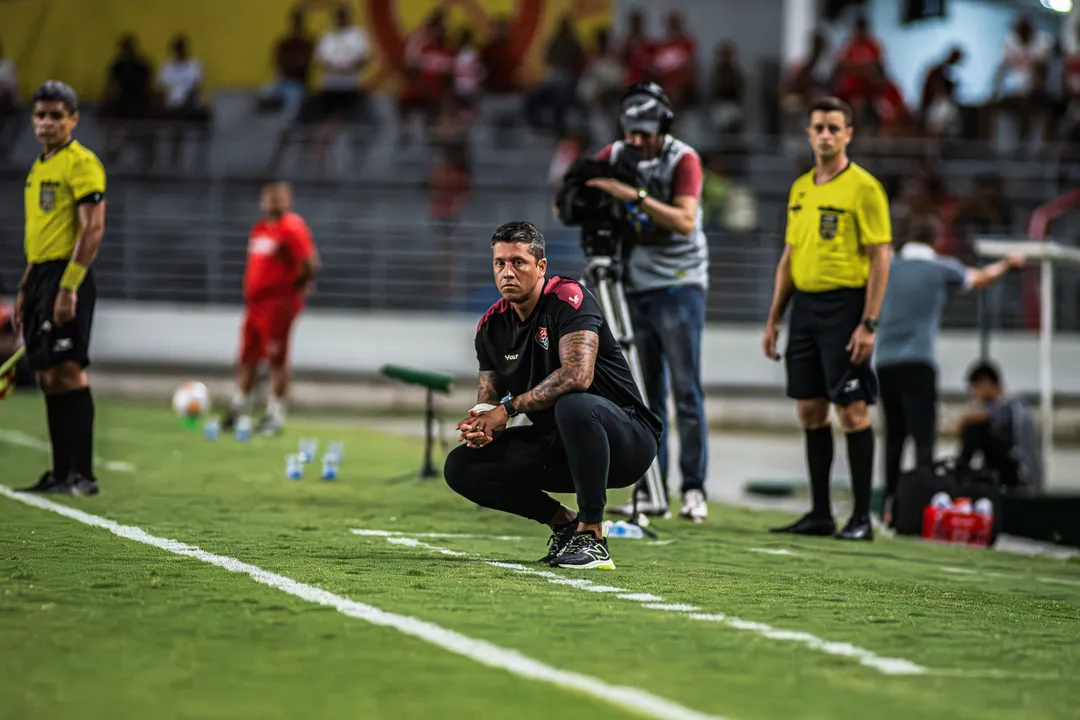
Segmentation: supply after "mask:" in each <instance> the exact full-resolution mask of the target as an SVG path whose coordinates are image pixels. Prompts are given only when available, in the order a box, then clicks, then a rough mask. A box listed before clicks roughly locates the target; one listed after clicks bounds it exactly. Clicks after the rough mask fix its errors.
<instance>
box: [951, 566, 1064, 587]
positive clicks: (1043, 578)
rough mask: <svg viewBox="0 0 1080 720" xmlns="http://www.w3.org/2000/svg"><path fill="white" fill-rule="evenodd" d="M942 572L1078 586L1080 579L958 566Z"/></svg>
mask: <svg viewBox="0 0 1080 720" xmlns="http://www.w3.org/2000/svg"><path fill="white" fill-rule="evenodd" d="M940 569H941V571H942V572H947V573H951V574H953V575H975V576H977V577H988V578H1007V579H1009V580H1038V581H1039V582H1043V583H1047V584H1050V585H1078V586H1080V580H1071V579H1069V578H1055V577H1047V576H1034V575H1031V576H1029V575H1020V574H1017V573H1003V572H997V571H996V570H972V569H971V568H958V567H943V568H940Z"/></svg>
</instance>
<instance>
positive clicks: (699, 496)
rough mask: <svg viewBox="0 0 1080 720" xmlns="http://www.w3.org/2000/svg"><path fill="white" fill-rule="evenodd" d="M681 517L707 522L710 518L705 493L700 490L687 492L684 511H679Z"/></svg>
mask: <svg viewBox="0 0 1080 720" xmlns="http://www.w3.org/2000/svg"><path fill="white" fill-rule="evenodd" d="M679 517H681V518H686V519H687V520H693V521H694V522H698V523H700V522H705V520H706V519H707V518H708V517H709V505H708V504H707V503H706V502H705V493H703V492H701V491H700V490H687V491H686V493H684V494H683V509H682V510H680V511H679Z"/></svg>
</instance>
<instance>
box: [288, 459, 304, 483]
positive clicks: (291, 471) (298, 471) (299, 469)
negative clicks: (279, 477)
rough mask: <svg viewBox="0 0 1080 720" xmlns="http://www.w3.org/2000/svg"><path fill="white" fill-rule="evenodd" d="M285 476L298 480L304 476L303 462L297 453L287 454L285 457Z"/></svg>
mask: <svg viewBox="0 0 1080 720" xmlns="http://www.w3.org/2000/svg"><path fill="white" fill-rule="evenodd" d="M285 477H287V478H289V479H290V480H299V479H301V478H302V477H304V463H302V462H301V461H300V456H299V455H287V456H286V457H285Z"/></svg>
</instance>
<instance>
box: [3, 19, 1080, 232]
mask: <svg viewBox="0 0 1080 720" xmlns="http://www.w3.org/2000/svg"><path fill="white" fill-rule="evenodd" d="M455 8H456V9H459V10H462V11H463V16H464V17H465V18H466V23H465V24H464V26H457V27H451V26H450V24H449V22H448V16H449V13H450V11H451V10H452V9H455ZM332 15H333V21H332V24H331V27H330V29H328V30H327V31H326V32H324V33H323V34H322V35H321V36H316V35H315V34H314V33H312V32H311V31H310V29H309V27H308V20H309V18H308V15H307V12H306V11H305V10H303V9H299V8H298V9H297V10H295V11H294V12H293V13H292V14H291V15H290V16H289V17H288V18H287V19H286V29H285V32H284V33H283V34H282V36H281V37H280V38H279V39H278V40H277V42H276V44H275V46H274V47H273V48H272V49H271V58H272V59H271V62H272V65H273V77H272V80H271V81H270V82H268V83H267V84H266V85H265V86H264V87H262V88H259V89H258V91H257V93H256V101H255V108H256V110H257V111H258V112H260V113H263V114H272V115H274V116H275V117H277V118H278V119H279V122H280V135H279V137H278V141H277V143H276V145H274V144H273V143H271V144H269V145H268V147H267V164H268V170H269V171H274V170H276V169H277V168H278V167H279V165H280V164H281V162H282V160H283V158H284V156H285V154H286V152H287V151H289V150H290V149H294V148H297V149H299V150H300V153H299V156H300V157H302V158H303V159H306V160H308V161H310V162H311V163H312V164H313V165H314V167H315V169H316V172H318V171H319V170H320V169H321V168H323V167H324V165H325V162H326V160H327V149H328V148H329V147H330V146H331V144H332V143H333V142H334V141H335V139H336V137H337V136H338V134H339V133H341V131H342V130H343V129H345V128H347V127H349V126H351V125H357V124H360V125H362V124H365V123H375V122H377V117H376V113H374V112H373V111H372V110H373V104H372V96H373V94H374V92H375V90H374V88H379V91H380V92H389V93H390V95H391V97H392V98H393V107H394V109H395V122H394V126H393V133H394V134H396V141H397V143H398V144H399V145H400V146H401V147H407V146H409V145H411V144H414V143H415V139H416V135H417V131H419V133H420V135H421V139H422V142H424V143H425V144H427V145H428V146H429V147H431V148H432V149H433V151H434V152H433V155H432V157H433V159H432V170H431V173H430V177H429V184H430V190H431V211H430V212H431V219H432V220H434V221H436V222H437V223H438V224H439V226H440V227H442V228H444V230H445V231H446V233H447V234H448V235H449V234H451V233H452V228H453V226H454V223H455V218H457V217H458V216H459V215H460V213H461V210H462V208H463V207H464V206H465V204H466V203H467V201H468V198H469V197H470V193H471V189H472V170H471V168H472V163H471V157H470V156H471V154H472V153H471V148H472V145H473V143H472V137H473V132H472V130H473V128H474V125H475V123H476V119H477V117H478V115H479V113H480V111H481V109H483V110H484V111H486V112H485V113H484V114H485V116H486V118H487V119H488V121H489V122H494V124H495V126H496V127H497V128H499V129H500V132H498V133H497V134H496V138H497V142H500V143H505V144H510V143H513V142H516V141H519V140H520V138H521V137H522V135H523V133H525V132H526V131H528V132H529V133H531V134H533V135H541V136H550V137H553V138H554V139H555V152H554V155H553V158H552V161H551V164H550V167H549V179H550V181H551V182H552V183H555V182H558V180H559V179H560V178H561V177H562V174H563V172H564V171H565V169H566V168H567V167H569V165H570V164H571V163H572V162H573V161H574V160H575V159H576V158H577V157H579V156H580V155H581V154H583V153H585V152H588V151H589V149H590V148H593V147H596V145H597V143H599V142H601V141H606V140H607V139H608V138H610V137H613V136H615V135H617V134H618V125H617V100H618V96H619V94H620V93H621V91H622V90H623V88H625V87H626V86H627V85H628V84H630V83H634V82H641V81H655V82H657V83H659V84H660V85H662V86H663V87H664V89H665V91H666V92H667V93H668V95H669V97H670V98H671V100H672V102H673V104H674V105H675V110H676V113H677V118H678V120H677V121H676V126H675V132H676V133H678V132H680V130H681V129H683V127H685V126H681V123H684V122H686V121H687V119H691V118H692V119H694V120H695V121H696V122H695V123H694V125H695V128H696V129H697V130H698V131H701V130H702V129H704V132H705V134H706V138H705V139H704V140H703V139H702V138H700V137H698V138H695V144H696V145H697V146H698V147H699V148H700V149H701V150H702V155H703V165H704V168H705V186H706V188H705V196H704V198H703V207H704V209H705V213H706V215H707V220H708V223H709V225H710V226H711V227H720V226H727V227H733V226H734V227H740V226H743V227H745V226H748V225H752V224H753V218H752V215H753V212H752V209H751V210H747V207H750V206H749V205H748V204H747V203H745V202H743V203H741V204H740V202H739V201H740V197H739V195H738V191H739V187H738V185H734V184H732V183H731V182H729V177H728V175H729V174H730V167H729V166H728V165H727V162H726V160H725V156H724V151H726V150H730V149H731V148H732V147H738V146H739V140H738V137H739V135H740V134H741V133H744V132H751V131H752V130H753V129H752V128H748V127H747V122H746V118H747V109H746V105H747V75H746V73H745V72H744V70H743V68H742V67H741V66H740V61H739V52H738V46H737V44H736V43H735V42H734V41H723V42H720V43H718V44H717V46H716V47H713V48H709V49H700V48H699V47H698V44H697V41H696V40H695V38H694V34H693V33H692V32H691V30H690V28H688V27H687V26H686V22H685V20H684V18H683V17H682V15H680V13H679V12H677V11H657V10H655V9H654V8H650V9H649V11H648V12H647V11H646V10H644V9H636V10H631V11H630V12H629V14H628V17H627V20H628V22H627V25H626V31H625V33H624V34H623V35H621V36H615V35H613V34H612V31H611V29H610V28H606V27H602V28H599V29H596V30H594V31H591V32H590V33H589V34H588V36H584V35H583V33H582V31H581V30H580V29H579V26H578V24H577V23H576V22H575V18H574V17H573V16H572V15H568V16H567V17H565V18H563V19H562V21H561V23H560V24H559V26H558V28H557V30H556V31H555V32H554V33H553V34H552V35H551V36H550V37H549V38H548V39H547V41H546V47H545V48H544V50H543V52H542V54H541V57H542V61H543V68H542V71H541V72H540V73H539V75H537V74H536V73H535V72H530V71H531V68H529V67H528V66H527V65H526V64H525V63H521V62H517V60H518V58H519V57H520V52H521V49H520V48H518V47H515V44H514V40H513V39H512V38H511V26H510V22H509V20H508V19H507V18H506V17H489V16H488V15H487V14H486V13H485V12H484V11H483V10H482V9H481V8H480V7H479V5H478V3H477V1H476V0H443V1H442V2H441V3H439V4H438V5H437V6H436V7H435V8H434V9H433V10H432V11H431V12H430V13H429V14H428V16H427V17H426V18H424V19H423V20H422V22H421V23H420V24H419V26H418V27H417V28H416V29H415V30H414V31H413V32H412V33H411V34H410V35H409V37H408V38H406V40H405V47H404V57H403V62H402V63H401V65H400V66H398V65H394V64H392V63H386V62H378V63H377V62H376V61H377V58H376V54H375V53H374V49H373V46H372V40H371V39H370V37H369V34H368V32H367V31H366V30H365V28H364V27H362V26H361V25H360V24H358V23H357V21H356V18H355V17H354V16H353V14H352V11H351V10H350V8H349V7H348V6H347V5H342V6H340V7H339V8H337V9H336V10H333V11H332ZM657 25H660V27H657ZM1077 27H1078V28H1080V26H1077ZM198 51H199V48H197V47H193V46H192V42H191V41H190V40H189V38H188V37H186V36H185V35H184V34H177V35H176V36H175V37H174V38H173V39H172V40H171V42H170V43H169V45H168V52H167V59H166V60H165V62H163V63H162V64H161V65H160V66H159V67H157V68H155V67H154V64H153V63H152V62H151V60H150V59H148V58H147V56H146V55H145V54H144V53H143V52H142V50H141V49H140V47H139V41H138V38H137V37H135V36H134V35H131V34H128V35H124V36H123V37H121V38H119V41H118V46H117V54H116V56H115V57H114V58H113V59H112V61H111V62H110V63H109V66H108V68H107V70H106V77H107V82H106V84H105V91H104V93H103V94H102V96H101V97H100V98H97V99H96V100H97V102H96V103H93V102H91V103H90V104H96V108H93V109H92V110H91V111H92V112H95V113H96V114H97V116H98V117H99V118H100V120H101V121H102V124H103V126H104V129H105V130H106V140H105V146H104V148H102V157H103V160H104V161H105V162H106V163H107V164H109V165H112V164H113V163H115V162H116V161H117V160H118V159H119V158H120V157H121V155H122V154H124V153H126V152H131V153H133V154H134V155H136V156H137V157H138V158H139V159H140V160H141V162H142V163H143V164H144V166H146V167H149V166H151V165H154V164H155V163H157V162H158V160H157V159H156V158H155V149H156V148H157V146H158V145H159V142H158V140H159V139H160V138H161V137H162V136H163V135H164V136H165V137H166V138H167V139H168V140H170V141H171V143H167V144H168V145H169V146H170V147H171V152H169V153H167V155H168V157H167V163H168V164H169V165H176V164H178V163H180V162H182V156H183V143H184V141H185V140H187V139H193V140H194V141H196V143H197V145H198V147H201V148H202V149H203V150H204V151H208V150H209V147H210V143H209V140H210V133H211V128H212V126H213V122H212V120H213V114H212V109H211V103H210V98H209V97H207V96H206V94H205V93H204V90H203V68H202V64H201V63H200V61H199V59H198ZM889 60H890V59H889V58H888V49H887V48H884V47H883V46H882V43H881V41H880V40H879V39H877V38H876V37H875V36H874V32H873V28H872V27H870V25H869V23H868V22H867V21H866V20H865V19H862V18H857V19H855V21H854V22H853V23H852V26H851V29H850V32H849V34H848V35H847V36H846V37H845V38H844V40H843V42H841V43H839V44H838V46H837V47H831V45H830V41H829V39H828V37H827V36H826V34H824V33H820V34H815V35H814V37H813V38H812V42H811V43H810V51H809V53H808V55H807V56H806V57H805V58H804V59H803V60H802V61H800V62H798V63H796V64H794V65H793V66H792V67H790V68H786V69H785V70H784V72H783V74H782V78H781V81H780V86H779V87H778V88H777V92H776V106H777V107H778V108H780V111H781V113H782V114H783V115H784V116H785V118H786V120H787V122H786V125H785V127H786V130H788V131H790V132H793V133H801V131H802V124H803V122H804V119H805V110H806V108H807V106H808V105H809V104H810V103H811V102H813V101H814V100H815V99H816V98H818V97H820V96H823V95H837V96H839V97H841V98H843V99H844V100H846V101H847V102H848V103H849V104H850V105H851V106H852V108H853V109H854V111H855V113H856V116H857V117H856V122H857V124H858V126H859V128H860V130H859V136H860V137H865V136H867V135H870V136H878V137H885V138H914V137H920V138H941V139H950V138H951V139H988V138H990V137H993V136H994V133H995V132H996V129H995V128H996V121H997V119H998V118H999V117H1003V116H1008V117H1011V118H1012V119H1014V120H1015V126H1016V127H1017V128H1018V130H1019V132H1020V135H1021V137H1023V138H1029V137H1030V138H1032V139H1035V140H1048V139H1058V140H1065V141H1070V142H1071V141H1075V140H1076V139H1078V135H1080V132H1078V131H1080V30H1077V29H1073V30H1070V31H1068V32H1067V33H1066V36H1065V37H1062V38H1061V39H1060V42H1059V41H1057V40H1055V38H1053V37H1051V36H1050V35H1049V34H1047V33H1045V32H1041V31H1038V30H1036V28H1035V25H1034V24H1033V23H1032V21H1031V19H1030V18H1029V17H1027V16H1020V17H1018V19H1017V20H1016V22H1015V24H1014V26H1013V28H1012V29H1011V32H1010V34H1009V36H1008V38H1007V39H1006V41H1005V44H1004V47H1003V48H1002V52H1001V61H1000V67H999V68H998V70H997V73H996V75H995V78H994V83H993V92H992V94H991V96H990V97H989V98H988V100H987V101H986V102H984V103H980V104H979V106H977V107H967V106H965V105H964V104H963V103H962V102H961V101H960V100H958V93H957V89H958V80H957V67H958V66H959V65H960V64H961V63H963V62H964V60H965V53H964V49H963V48H962V47H960V46H956V47H953V48H950V49H948V50H947V51H946V52H945V53H944V54H943V55H942V57H941V58H940V60H939V62H936V63H934V64H933V66H932V67H930V68H928V69H927V71H926V73H925V80H924V82H923V83H922V90H921V94H920V96H919V97H915V98H911V97H904V95H903V93H902V92H901V91H900V89H899V88H898V86H897V84H896V82H895V81H894V79H893V78H891V77H890V75H889V73H888V71H887V68H888V67H889V64H890V63H889ZM892 61H893V62H895V61H896V59H895V58H893V59H892ZM316 70H317V71H318V72H316ZM316 78H317V79H316ZM19 108H20V100H19V97H18V92H17V85H16V68H15V65H14V63H13V62H12V60H11V59H9V58H6V57H5V56H4V52H3V47H2V45H0V158H2V157H3V155H4V153H5V150H6V149H8V148H9V147H10V145H11V143H12V142H13V138H14V136H15V135H16V134H18V132H19V131H20V129H21V128H22V127H24V121H23V120H22V119H21V118H19V117H18V115H17V113H18V112H19ZM350 137H351V138H352V139H353V140H354V142H355V146H356V148H357V149H358V150H359V149H362V146H363V144H364V143H365V142H367V141H370V137H371V135H370V133H365V132H353V133H350ZM733 138H734V142H732V139H733ZM161 164H164V163H161ZM976 186H977V187H978V188H981V189H979V190H977V191H976V192H975V194H974V196H973V197H974V198H981V197H983V196H984V195H986V196H987V197H989V196H992V195H993V192H998V191H999V190H1000V183H996V186H997V187H998V190H997V191H992V189H991V186H995V182H994V181H993V180H992V179H991V178H983V179H981V180H980V182H978V183H976ZM988 194H989V195H988ZM893 195H894V198H895V199H896V200H897V201H898V222H900V223H901V224H902V223H903V222H905V219H906V218H907V217H908V216H915V215H920V214H925V211H926V208H927V207H932V208H933V214H934V215H935V217H937V218H939V220H940V224H941V227H942V242H943V243H947V242H948V237H949V236H950V235H954V234H963V232H960V231H955V232H954V231H953V230H951V229H950V228H955V227H962V226H964V224H965V223H969V222H976V221H975V220H971V218H972V217H978V218H983V219H982V220H978V222H984V221H985V222H990V220H986V219H985V218H986V217H989V216H991V215H994V216H995V217H999V216H1001V215H1002V210H1001V208H1002V205H1001V204H995V202H994V201H976V199H972V200H971V202H968V203H966V204H965V202H961V201H960V200H959V199H955V198H951V197H950V195H949V193H948V192H947V191H946V190H945V189H944V187H943V182H942V181H940V180H939V179H935V178H934V177H933V172H931V171H930V170H929V169H928V170H927V171H926V172H925V173H922V174H918V175H916V176H914V177H911V178H909V179H908V180H907V181H906V182H905V183H904V184H903V185H902V186H897V187H896V188H893ZM743 199H745V198H743ZM751 205H752V203H751ZM740 208H741V209H740ZM972 208H978V211H976V210H973V209H972ZM973 213H974V215H973ZM984 216H985V217H984Z"/></svg>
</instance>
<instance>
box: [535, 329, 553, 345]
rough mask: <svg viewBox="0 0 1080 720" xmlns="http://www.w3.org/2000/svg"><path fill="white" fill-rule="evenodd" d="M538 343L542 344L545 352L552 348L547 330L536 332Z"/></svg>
mask: <svg viewBox="0 0 1080 720" xmlns="http://www.w3.org/2000/svg"><path fill="white" fill-rule="evenodd" d="M536 342H538V343H540V347H542V348H544V349H545V350H547V349H548V348H549V347H551V341H550V340H548V331H547V328H540V329H539V330H537V331H536Z"/></svg>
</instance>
